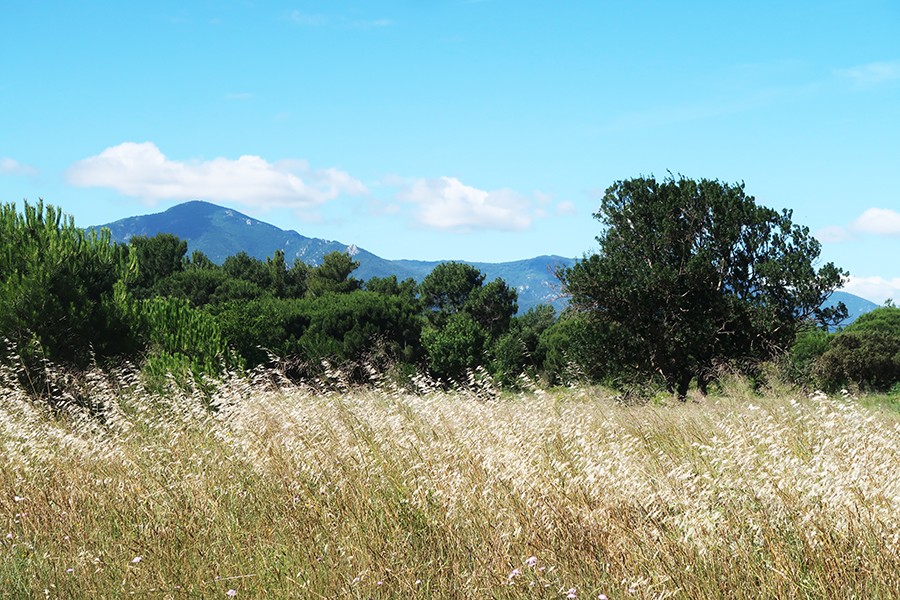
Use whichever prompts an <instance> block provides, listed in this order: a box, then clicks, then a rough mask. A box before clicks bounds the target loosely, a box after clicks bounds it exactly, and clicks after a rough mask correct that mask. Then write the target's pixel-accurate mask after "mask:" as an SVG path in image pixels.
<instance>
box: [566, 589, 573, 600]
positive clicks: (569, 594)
mask: <svg viewBox="0 0 900 600" xmlns="http://www.w3.org/2000/svg"><path fill="white" fill-rule="evenodd" d="M566 598H567V599H568V600H575V588H569V593H568V594H566Z"/></svg>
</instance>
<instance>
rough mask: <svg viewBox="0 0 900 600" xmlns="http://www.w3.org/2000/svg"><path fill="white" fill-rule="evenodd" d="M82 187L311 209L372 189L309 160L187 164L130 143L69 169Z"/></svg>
mask: <svg viewBox="0 0 900 600" xmlns="http://www.w3.org/2000/svg"><path fill="white" fill-rule="evenodd" d="M66 178H67V180H68V181H69V183H71V184H72V185H75V186H79V187H101V188H110V189H113V190H116V191H117V192H119V193H121V194H124V195H126V196H133V197H137V198H142V199H144V200H150V201H156V200H188V199H196V198H204V199H210V200H222V201H233V202H239V203H242V204H246V205H251V206H257V207H263V208H267V207H288V208H294V209H298V210H302V209H309V208H313V207H316V206H319V205H321V204H324V203H325V202H328V201H329V200H333V199H335V198H337V197H338V196H340V195H342V194H347V195H362V194H365V193H367V189H366V187H365V186H364V185H363V184H362V183H361V182H360V181H358V180H356V179H354V178H353V177H351V176H350V175H348V174H347V173H345V172H343V171H339V170H337V169H311V168H310V167H309V165H308V163H306V162H305V161H281V162H277V163H274V164H273V163H270V162H268V161H266V160H264V159H263V158H260V157H259V156H249V155H248V156H241V157H239V158H237V159H228V158H215V159H212V160H207V161H191V162H181V161H175V160H171V159H169V158H167V157H166V156H165V155H164V154H163V153H162V152H161V151H160V150H159V148H157V147H156V145H155V144H153V143H152V142H144V143H140V144H137V143H132V142H126V143H123V144H119V145H118V146H112V147H110V148H107V149H106V150H104V151H103V152H101V153H100V154H98V155H96V156H91V157H89V158H85V159H83V160H80V161H78V162H76V163H75V164H73V165H72V166H71V167H69V169H68V171H67V173H66Z"/></svg>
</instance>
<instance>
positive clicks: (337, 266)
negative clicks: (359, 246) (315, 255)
mask: <svg viewBox="0 0 900 600" xmlns="http://www.w3.org/2000/svg"><path fill="white" fill-rule="evenodd" d="M358 267H359V263H358V262H357V261H355V260H353V258H352V257H351V256H350V255H349V254H347V253H346V252H330V253H328V254H326V255H325V256H324V257H322V264H321V265H319V266H317V267H315V268H313V269H310V271H309V275H308V277H307V281H306V283H307V293H308V295H309V296H311V297H313V298H318V297H321V296H325V295H326V294H349V293H350V292H353V291H355V290H358V289H360V288H361V287H362V281H360V280H359V279H354V278H353V277H350V274H351V273H353V271H355V270H356V269H357V268H358Z"/></svg>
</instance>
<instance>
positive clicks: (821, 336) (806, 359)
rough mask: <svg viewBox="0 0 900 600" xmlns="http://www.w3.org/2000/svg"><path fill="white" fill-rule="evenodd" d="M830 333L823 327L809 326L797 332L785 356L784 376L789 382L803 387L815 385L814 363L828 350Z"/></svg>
mask: <svg viewBox="0 0 900 600" xmlns="http://www.w3.org/2000/svg"><path fill="white" fill-rule="evenodd" d="M832 337H833V336H832V335H831V334H829V333H828V332H827V331H825V330H824V329H820V328H810V329H807V330H803V331H800V332H799V333H798V334H797V341H796V342H794V345H793V346H791V349H790V352H788V353H787V354H786V356H785V361H784V365H785V366H784V373H783V374H784V376H785V377H786V379H787V381H788V382H789V383H792V384H794V385H798V386H800V387H804V388H810V387H815V386H816V385H817V383H818V382H817V380H816V376H815V365H816V363H817V361H818V360H819V358H820V357H821V356H822V355H823V354H825V351H826V350H828V345H829V343H830V342H831V339H832Z"/></svg>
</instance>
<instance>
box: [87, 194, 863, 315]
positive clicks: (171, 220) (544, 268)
mask: <svg viewBox="0 0 900 600" xmlns="http://www.w3.org/2000/svg"><path fill="white" fill-rule="evenodd" d="M100 227H107V228H109V230H110V232H112V237H113V239H114V240H116V241H118V242H127V241H128V240H129V239H130V238H131V237H133V236H136V235H146V236H151V237H152V236H154V235H156V234H158V233H171V234H173V235H177V236H178V237H180V238H181V239H184V240H187V243H188V252H193V251H194V250H200V251H202V252H203V253H204V254H206V255H207V256H209V258H210V259H211V260H212V261H213V262H216V263H219V264H221V263H222V262H223V261H224V260H225V259H226V258H227V257H229V256H232V255H234V254H237V253H238V252H240V251H242V250H243V251H244V252H246V253H247V254H249V255H250V256H254V257H256V258H259V259H265V258H267V257H269V256H272V255H273V254H274V253H275V251H276V250H279V249H280V250H284V255H285V259H286V260H287V262H288V264H291V263H292V262H294V259H300V260H301V261H303V262H305V263H307V264H310V265H317V264H319V263H320V262H321V261H322V257H323V256H325V255H326V254H328V253H329V252H335V251H337V252H349V253H350V254H352V255H353V257H354V259H356V260H357V261H359V263H360V266H359V269H357V271H356V272H355V273H354V276H355V277H358V278H360V279H363V280H366V279H369V278H371V277H388V276H390V275H396V276H397V278H398V279H401V280H403V279H406V278H407V277H412V278H413V279H415V280H416V281H422V279H424V278H425V276H426V275H428V274H429V273H430V272H431V270H432V269H434V267H436V266H437V265H439V264H440V263H441V262H442V261H419V260H387V259H384V258H381V257H379V256H376V255H375V254H372V253H371V252H368V251H367V250H364V249H362V248H358V247H356V246H355V245H348V244H344V243H342V242H336V241H332V240H322V239H318V238H308V237H305V236H302V235H300V234H299V233H297V232H296V231H285V230H284V229H279V228H278V227H275V226H274V225H270V224H269V223H265V222H263V221H259V220H257V219H254V218H252V217H248V216H247V215H245V214H242V213H240V212H238V211H236V210H233V209H230V208H224V207H221V206H217V205H215V204H211V203H209V202H202V201H192V202H185V203H183V204H179V205H177V206H173V207H172V208H170V209H169V210H167V211H165V212H161V213H156V214H152V215H142V216H137V217H129V218H127V219H122V220H120V221H115V222H113V223H108V224H106V225H101V226H100ZM448 260H449V259H448ZM466 262H468V261H466ZM469 264H471V265H472V266H474V267H476V268H478V269H480V270H481V271H482V272H483V273H484V274H485V276H486V280H487V281H491V280H493V279H495V278H497V277H500V278H502V279H503V280H504V281H506V283H507V284H509V285H510V286H511V287H514V288H516V289H517V290H518V292H519V312H520V313H524V312H525V311H527V310H528V309H529V308H531V307H533V306H536V305H537V304H540V303H548V304H553V305H554V306H556V308H557V310H561V309H562V308H563V307H564V306H565V301H564V300H561V299H559V298H558V289H557V281H556V279H555V278H554V277H553V271H554V269H555V268H557V267H559V266H565V267H568V266H571V265H573V264H575V259H574V258H564V257H561V256H538V257H535V258H529V259H525V260H517V261H512V262H503V263H484V262H472V263H469ZM837 302H843V303H844V304H845V305H846V306H847V310H848V312H849V313H850V316H849V318H848V319H847V321H846V322H845V323H843V325H849V324H850V323H852V322H853V321H854V320H855V319H856V318H857V317H859V316H860V315H862V314H865V313H867V312H869V311H870V310H872V309H874V308H877V305H876V304H875V303H874V302H869V301H868V300H865V299H863V298H860V297H859V296H855V295H853V294H849V293H847V292H835V293H834V295H832V297H831V299H830V300H829V302H828V304H829V305H830V304H834V303H837Z"/></svg>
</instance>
